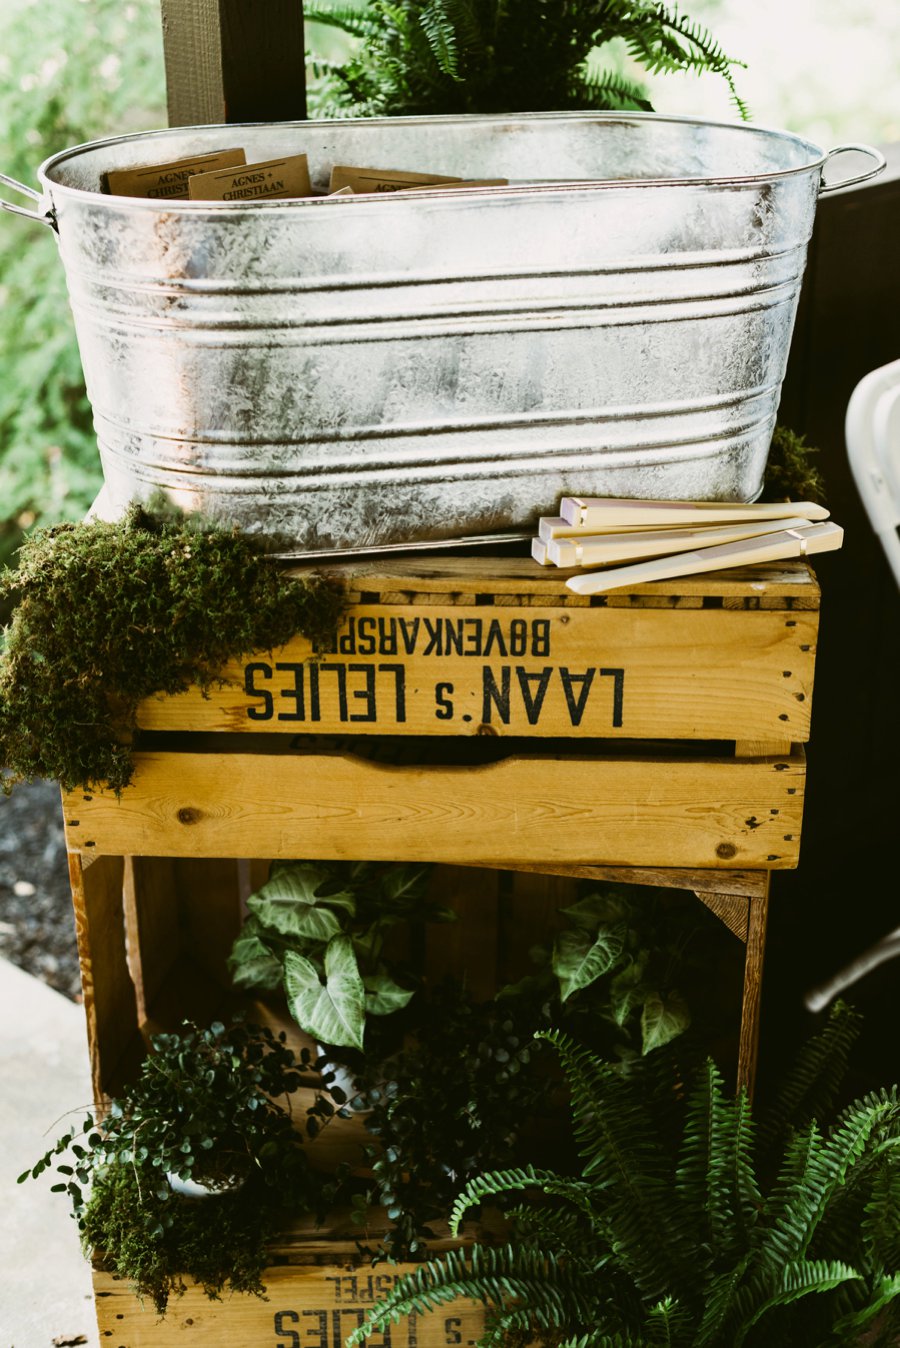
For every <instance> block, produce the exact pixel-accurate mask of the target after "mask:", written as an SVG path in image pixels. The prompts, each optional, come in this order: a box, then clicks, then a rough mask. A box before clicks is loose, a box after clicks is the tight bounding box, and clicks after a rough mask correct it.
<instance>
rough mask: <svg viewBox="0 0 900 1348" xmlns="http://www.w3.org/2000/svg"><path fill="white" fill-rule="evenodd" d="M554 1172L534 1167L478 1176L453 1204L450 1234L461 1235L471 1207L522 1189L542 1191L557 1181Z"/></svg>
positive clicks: (497, 1171) (498, 1171) (496, 1171)
mask: <svg viewBox="0 0 900 1348" xmlns="http://www.w3.org/2000/svg"><path fill="white" fill-rule="evenodd" d="M557 1178H558V1176H557V1175H555V1174H554V1172H553V1171H552V1170H536V1169H535V1168H534V1166H533V1165H528V1166H525V1167H524V1169H521V1170H495V1171H493V1172H492V1173H491V1174H489V1175H476V1177H475V1178H474V1179H472V1180H469V1183H468V1184H467V1185H466V1187H465V1188H464V1189H463V1191H462V1193H461V1194H460V1195H459V1197H458V1198H457V1200H456V1202H455V1203H454V1204H453V1211H452V1212H451V1213H450V1234H451V1236H457V1235H459V1228H460V1226H461V1225H462V1220H463V1218H464V1216H465V1214H466V1212H467V1210H468V1209H469V1208H471V1207H474V1206H475V1205H476V1204H477V1203H483V1202H484V1201H485V1199H486V1198H496V1197H498V1196H499V1195H500V1194H509V1193H514V1192H516V1191H521V1190H522V1189H542V1188H543V1187H544V1185H545V1184H546V1183H547V1182H549V1181H553V1180H556V1179H557Z"/></svg>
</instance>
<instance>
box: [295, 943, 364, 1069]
mask: <svg viewBox="0 0 900 1348" xmlns="http://www.w3.org/2000/svg"><path fill="white" fill-rule="evenodd" d="M284 985H285V991H286V992H287V997H288V1004H289V1005H290V1008H291V1014H292V1015H293V1016H294V1018H295V1019H296V1021H297V1023H298V1025H299V1026H300V1027H301V1029H303V1030H306V1032H307V1034H311V1035H313V1037H314V1038H316V1039H318V1040H319V1041H320V1042H321V1043H323V1044H332V1045H335V1046H336V1047H341V1048H360V1049H361V1048H362V1046H363V1030H364V1028H365V1013H366V989H365V986H364V984H363V981H362V978H361V977H360V973H359V968H358V966H357V963H356V954H355V952H354V950H353V942H352V941H351V940H350V938H349V936H335V937H333V938H332V939H331V940H330V941H329V942H328V945H327V946H326V948H325V982H324V983H323V982H322V980H321V977H320V975H319V970H318V969H317V968H316V966H315V964H313V962H312V960H309V959H307V958H306V956H305V955H300V954H298V953H297V952H296V951H293V950H289V951H287V952H286V953H285V956H284Z"/></svg>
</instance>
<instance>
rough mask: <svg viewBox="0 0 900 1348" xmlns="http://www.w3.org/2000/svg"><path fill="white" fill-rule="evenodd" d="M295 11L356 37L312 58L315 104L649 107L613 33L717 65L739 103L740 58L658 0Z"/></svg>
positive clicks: (655, 51) (644, 58)
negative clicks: (342, 50)
mask: <svg viewBox="0 0 900 1348" xmlns="http://www.w3.org/2000/svg"><path fill="white" fill-rule="evenodd" d="M304 13H305V17H306V19H307V21H312V22H313V23H320V24H326V25H330V26H331V27H334V28H339V29H341V30H342V31H343V32H344V33H347V34H349V35H350V36H351V37H352V38H353V39H355V42H354V50H353V51H352V53H351V55H350V56H349V57H348V58H347V59H346V60H345V61H343V62H341V63H332V62H328V61H325V60H318V59H314V60H313V73H314V74H315V75H317V76H318V77H319V80H320V84H319V86H318V88H316V87H315V86H314V88H313V102H314V105H315V111H316V113H317V115H321V116H335V115H337V116H363V117H370V116H408V115H414V114H429V113H492V112H523V111H530V112H542V111H550V110H552V111H558V110H563V109H576V110H577V109H585V110H587V109H592V108H597V109H600V108H640V109H649V108H650V104H649V103H648V102H647V99H646V97H645V95H644V92H643V90H642V89H641V87H640V85H639V84H638V83H636V82H635V80H633V79H631V78H629V77H628V76H625V75H622V74H620V73H619V71H618V70H617V68H616V65H615V63H614V62H613V61H612V60H611V59H610V49H609V44H610V43H611V42H612V41H613V40H614V39H618V40H619V43H620V44H621V45H622V46H623V47H624V48H625V50H626V51H627V53H628V55H629V56H630V57H632V58H633V59H634V60H635V61H636V62H637V63H638V65H639V66H641V67H642V68H643V69H644V70H645V71H646V72H647V73H648V74H658V73H672V72H677V71H681V72H688V73H694V74H698V73H700V72H702V71H709V72H711V73H712V74H715V75H718V76H720V77H721V78H722V79H723V80H725V82H726V84H727V85H728V89H729V92H730V95H731V100H732V102H733V104H734V106H735V108H736V110H737V112H738V113H739V115H740V116H741V117H746V116H747V115H748V114H747V108H746V105H745V104H744V102H743V101H742V99H741V98H740V95H739V94H738V92H737V89H736V87H735V83H734V78H733V75H732V69H733V67H734V66H736V65H739V64H740V63H739V62H737V61H734V60H732V58H731V57H729V56H727V55H726V53H725V52H724V51H723V50H722V48H721V47H720V46H719V44H718V43H717V42H716V41H715V39H714V38H713V37H712V35H711V34H710V33H709V32H708V31H707V29H706V28H704V27H703V26H702V25H701V24H699V23H696V22H695V21H694V20H692V19H690V18H689V17H688V16H687V15H686V14H682V13H681V12H680V10H679V9H678V8H677V6H676V5H667V4H663V3H661V0H569V3H566V4H562V3H558V2H557V3H551V4H548V3H547V0H371V3H369V4H368V5H365V6H362V7H357V6H353V5H348V4H340V3H339V4H336V5H328V4H320V3H307V4H306V5H305V7H304Z"/></svg>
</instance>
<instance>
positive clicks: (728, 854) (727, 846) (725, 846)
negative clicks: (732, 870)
mask: <svg viewBox="0 0 900 1348" xmlns="http://www.w3.org/2000/svg"><path fill="white" fill-rule="evenodd" d="M736 855H737V848H736V847H735V845H734V843H727V842H723V843H719V845H718V847H717V848H716V856H717V857H721V858H722V860H723V861H730V860H731V858H732V857H733V856H736Z"/></svg>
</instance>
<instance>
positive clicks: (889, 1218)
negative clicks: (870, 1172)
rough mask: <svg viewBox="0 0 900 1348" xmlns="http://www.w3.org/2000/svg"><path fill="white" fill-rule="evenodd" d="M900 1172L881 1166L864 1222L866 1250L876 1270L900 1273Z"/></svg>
mask: <svg viewBox="0 0 900 1348" xmlns="http://www.w3.org/2000/svg"><path fill="white" fill-rule="evenodd" d="M898 1213H900V1169H898V1166H897V1164H893V1165H890V1166H880V1167H879V1168H878V1170H877V1172H876V1174H875V1175H874V1176H873V1177H872V1182H871V1185H870V1187H869V1193H868V1196H867V1202H866V1204H865V1208H864V1211H863V1216H862V1220H861V1222H860V1233H861V1236H862V1242H863V1248H864V1249H865V1251H866V1254H867V1256H868V1258H869V1260H870V1261H871V1264H872V1266H873V1267H874V1268H885V1269H898V1270H900V1219H898Z"/></svg>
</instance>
